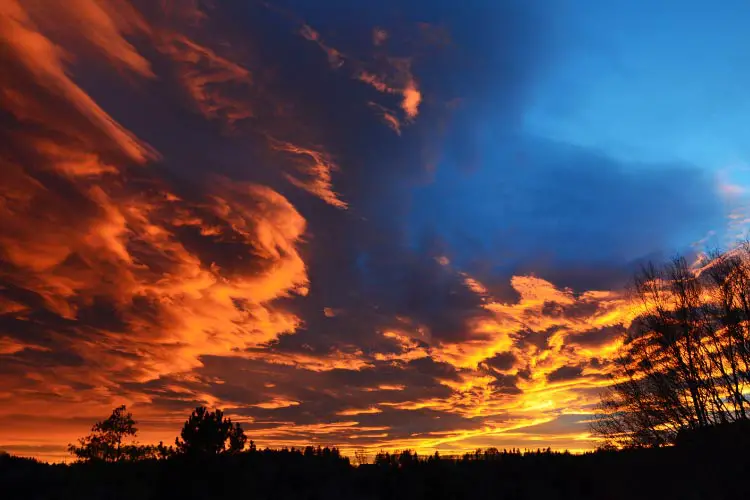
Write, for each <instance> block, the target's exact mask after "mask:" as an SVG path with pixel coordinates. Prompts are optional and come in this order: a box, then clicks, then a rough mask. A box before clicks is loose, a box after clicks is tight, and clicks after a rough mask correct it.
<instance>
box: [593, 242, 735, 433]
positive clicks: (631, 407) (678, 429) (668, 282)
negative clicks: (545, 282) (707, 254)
mask: <svg viewBox="0 0 750 500" xmlns="http://www.w3.org/2000/svg"><path fill="white" fill-rule="evenodd" d="M634 294H635V298H636V299H637V300H638V302H639V304H640V306H641V311H640V313H641V314H640V316H639V317H638V318H637V319H636V320H635V321H634V322H633V324H632V325H631V327H630V329H629V331H628V333H627V337H626V339H625V340H624V344H623V346H622V349H621V350H620V353H619V355H618V357H617V358H616V360H615V367H616V368H615V372H614V374H613V385H612V386H611V387H610V389H609V390H608V391H607V392H606V393H605V394H604V395H603V398H602V402H601V405H600V408H599V412H598V414H597V416H596V419H595V421H594V422H593V424H592V430H593V431H594V433H595V434H598V435H599V436H601V437H602V438H603V439H604V442H605V445H606V446H611V447H617V448H619V447H655V446H664V445H670V444H674V443H675V442H677V441H678V440H679V439H690V438H689V437H687V436H691V435H695V434H696V433H700V434H701V435H707V434H706V432H705V430H706V429H708V428H711V427H714V426H724V427H726V426H727V425H728V424H731V423H733V422H747V421H748V418H749V417H750V401H749V400H748V397H750V246H748V244H743V245H741V246H739V247H738V248H736V249H735V250H733V251H732V252H729V253H726V254H718V253H717V254H715V255H713V256H712V257H711V259H710V260H709V261H707V262H704V263H702V264H701V265H700V266H696V265H690V264H688V262H687V261H686V260H685V259H684V258H682V257H678V258H675V259H674V260H672V261H671V262H670V263H668V264H667V265H665V266H663V267H659V268H657V267H655V266H648V267H646V268H644V269H643V271H642V272H641V273H640V274H639V275H638V276H637V278H636V280H635V286H634ZM734 428H735V429H737V428H740V427H739V426H736V427H734ZM741 428H743V429H744V428H746V426H742V427H741Z"/></svg>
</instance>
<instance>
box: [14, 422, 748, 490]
mask: <svg viewBox="0 0 750 500" xmlns="http://www.w3.org/2000/svg"><path fill="white" fill-rule="evenodd" d="M738 432H739V433H743V432H746V430H745V429H737V430H727V431H726V432H725V433H724V434H725V436H724V437H726V438H727V440H722V437H721V436H716V435H714V436H711V437H710V439H707V440H703V439H701V438H694V439H690V440H689V443H686V444H685V445H684V446H683V445H682V444H680V445H678V446H676V447H668V448H659V449H641V450H624V451H599V452H596V453H589V454H586V455H570V454H567V453H552V452H550V451H538V452H527V453H521V452H520V451H518V450H512V451H502V452H501V451H498V450H494V449H489V450H484V451H482V450H478V451H477V452H475V453H471V454H467V455H464V456H463V457H460V458H441V457H440V456H439V455H437V454H436V455H433V456H429V457H422V456H417V455H416V454H415V453H410V452H400V453H393V454H391V453H380V454H378V457H377V460H376V463H375V464H366V465H361V466H359V467H354V466H352V465H350V463H349V460H348V459H347V458H345V457H342V456H341V455H340V454H339V452H338V450H336V449H335V448H334V449H329V448H312V447H308V448H306V449H304V450H262V451H261V450H252V451H244V452H240V453H235V454H219V455H213V456H209V455H204V456H202V457H199V458H196V457H190V456H185V455H176V456H173V457H171V458H169V459H166V460H153V459H149V460H143V461H138V462H128V461H121V462H115V463H106V462H87V463H75V464H72V465H61V464H57V465H49V464H43V463H40V462H36V461H34V460H30V459H21V458H17V457H9V456H5V457H3V456H0V484H2V487H3V490H2V498H4V499H9V500H10V499H16V498H19V499H20V498H40V499H41V498H44V499H48V498H49V499H82V500H85V499H128V500H130V499H134V498H137V499H163V498H180V499H192V498H196V499H197V498H201V499H204V498H212V499H221V498H231V499H243V498H248V499H347V500H357V499H363V500H366V499H402V498H403V499H410V500H413V499H421V498H427V499H460V498H498V499H519V500H520V499H530V500H533V499H544V500H555V499H612V500H619V499H623V500H632V499H633V498H638V499H651V498H653V499H659V500H664V499H711V500H714V499H716V500H721V499H725V498H726V499H730V498H732V499H736V498H746V493H747V486H746V485H745V484H744V483H743V482H742V480H741V479H740V480H737V478H744V477H745V474H746V473H748V472H750V466H748V463H747V460H745V458H746V457H747V454H748V452H749V451H750V448H748V446H747V443H746V441H745V443H741V444H738V443H736V442H733V441H732V440H731V437H732V436H734V435H736V434H737V433H738ZM745 435H746V434H745Z"/></svg>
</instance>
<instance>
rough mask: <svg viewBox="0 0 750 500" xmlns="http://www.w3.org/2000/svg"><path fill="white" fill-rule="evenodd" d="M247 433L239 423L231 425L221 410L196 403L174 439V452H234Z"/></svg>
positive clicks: (241, 447)
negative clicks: (210, 408) (209, 409)
mask: <svg viewBox="0 0 750 500" xmlns="http://www.w3.org/2000/svg"><path fill="white" fill-rule="evenodd" d="M246 443H247V436H245V431H244V430H243V429H242V427H241V426H240V424H239V423H237V424H235V425H232V420H231V419H230V418H224V412H222V411H221V410H216V411H208V409H207V408H206V407H205V406H199V407H197V408H196V409H195V410H193V412H192V413H191V414H190V417H189V418H188V420H187V421H186V422H185V425H184V426H183V427H182V431H181V432H180V438H177V439H176V440H175V445H176V446H177V451H178V452H179V453H181V454H184V455H218V454H220V453H237V452H240V451H242V450H243V449H244V448H245V444H246Z"/></svg>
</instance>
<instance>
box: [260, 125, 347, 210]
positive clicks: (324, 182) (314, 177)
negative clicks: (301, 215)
mask: <svg viewBox="0 0 750 500" xmlns="http://www.w3.org/2000/svg"><path fill="white" fill-rule="evenodd" d="M271 147H273V148H274V149H275V150H277V151H282V152H285V153H289V154H292V155H294V156H295V158H296V159H297V161H298V164H299V170H300V171H301V172H302V173H304V174H305V175H306V176H307V177H308V179H304V180H303V179H299V178H298V177H296V176H294V175H287V176H286V177H287V179H288V180H289V182H291V183H292V184H294V185H295V186H297V187H299V188H301V189H304V190H305V191H307V192H309V193H310V194H313V195H315V196H317V197H318V198H320V199H321V200H323V201H325V202H326V203H328V204H329V205H332V206H334V207H336V208H341V209H346V208H347V207H348V205H347V203H346V202H344V201H342V200H341V199H339V195H338V194H337V193H336V192H334V191H333V182H332V178H333V172H335V171H336V170H338V166H337V165H336V164H335V163H333V161H331V159H330V158H329V157H328V155H326V154H325V153H324V152H321V151H316V150H314V149H308V148H303V147H300V146H295V145H294V144H292V143H289V142H283V141H277V140H275V139H272V140H271Z"/></svg>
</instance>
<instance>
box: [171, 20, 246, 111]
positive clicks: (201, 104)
mask: <svg viewBox="0 0 750 500" xmlns="http://www.w3.org/2000/svg"><path fill="white" fill-rule="evenodd" d="M161 38H162V42H161V43H160V49H161V51H162V52H163V53H164V54H167V55H168V56H169V57H170V58H171V59H172V60H173V61H174V62H175V63H176V64H177V68H178V77H179V79H180V82H181V83H182V86H183V88H184V89H185V91H186V93H187V95H188V96H189V97H190V99H191V100H192V102H193V103H194V104H195V106H197V108H198V110H199V111H200V112H201V113H202V114H203V116H205V117H206V118H210V119H215V118H220V119H222V120H224V121H225V122H226V123H228V124H229V125H232V124H234V123H235V122H237V121H240V120H244V119H247V118H251V117H253V116H254V113H253V110H252V109H251V106H250V103H249V102H248V100H247V98H246V97H245V98H240V97H232V93H234V94H238V95H247V93H248V92H251V91H252V90H253V88H252V85H253V78H252V75H251V73H250V71H249V70H247V69H245V68H243V67H242V66H240V65H239V64H236V63H235V62H232V61H230V60H229V59H226V58H224V57H221V56H219V55H218V54H217V53H216V52H214V51H213V50H211V49H210V48H208V47H205V46H203V45H200V44H198V43H196V42H194V41H193V40H191V39H189V38H188V37H186V36H185V35H182V34H179V33H170V32H167V33H164V34H162V36H161Z"/></svg>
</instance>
